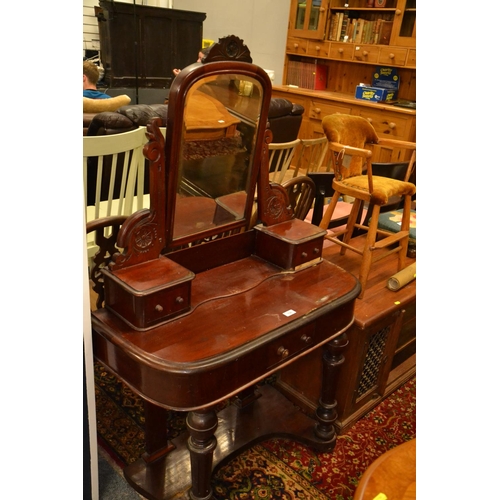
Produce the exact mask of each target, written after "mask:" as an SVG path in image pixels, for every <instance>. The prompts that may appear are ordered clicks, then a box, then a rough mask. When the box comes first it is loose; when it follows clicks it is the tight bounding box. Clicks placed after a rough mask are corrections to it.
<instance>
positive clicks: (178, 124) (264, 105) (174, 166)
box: [165, 54, 272, 253]
mask: <svg viewBox="0 0 500 500" xmlns="http://www.w3.org/2000/svg"><path fill="white" fill-rule="evenodd" d="M209 56H210V54H209ZM209 56H207V57H206V58H205V60H204V62H203V63H195V64H192V65H190V66H188V67H186V68H184V69H183V70H182V71H181V73H180V74H179V75H178V76H177V77H176V78H175V80H174V82H173V84H172V87H171V89H170V94H169V102H168V115H167V133H166V141H165V166H166V178H165V191H166V193H167V199H166V216H165V217H166V219H165V250H166V251H167V253H168V252H169V251H172V250H175V249H176V248H179V247H181V246H185V245H189V244H190V243H193V242H194V241H197V240H200V239H207V238H212V237H215V236H216V235H217V234H219V233H222V232H225V233H226V232H234V231H238V232H239V231H240V230H244V229H248V228H249V224H250V222H251V215H252V210H253V207H254V195H255V188H256V184H257V179H258V175H259V171H260V165H261V163H262V154H261V152H262V149H263V144H264V140H265V132H266V126H267V115H268V112H269V105H270V101H271V93H272V85H271V81H270V79H269V77H268V75H267V73H266V72H265V71H264V70H263V69H262V68H260V67H258V66H256V65H254V64H252V63H248V62H241V61H214V62H210V60H209ZM228 75H231V76H232V75H238V76H241V77H242V78H249V79H250V78H251V79H253V80H254V81H255V82H256V83H258V84H260V86H261V89H262V95H261V101H260V113H259V121H258V123H257V124H256V125H257V127H256V131H255V137H254V141H255V142H254V150H253V151H252V152H250V153H251V154H250V158H249V160H250V162H249V165H248V169H249V170H248V182H247V186H248V189H247V199H246V202H245V209H244V216H243V219H241V220H236V221H233V222H227V223H225V224H223V225H218V226H215V227H213V228H211V229H207V230H205V231H202V232H198V233H195V234H191V235H186V236H183V237H179V238H175V239H174V236H173V228H174V223H175V203H176V193H177V187H178V181H179V179H178V176H179V168H180V164H181V155H182V148H181V145H182V142H183V141H182V140H181V139H180V137H182V134H183V131H184V117H185V109H186V108H185V106H186V101H187V97H188V94H189V91H190V90H191V89H192V88H193V87H194V86H195V85H196V84H198V83H199V82H202V81H203V80H204V79H206V78H210V77H220V76H228ZM188 105H189V104H188ZM262 117H264V119H262Z"/></svg>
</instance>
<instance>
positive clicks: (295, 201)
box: [283, 175, 316, 220]
mask: <svg viewBox="0 0 500 500" xmlns="http://www.w3.org/2000/svg"><path fill="white" fill-rule="evenodd" d="M283 187H284V188H285V189H286V191H287V193H288V200H289V201H290V205H291V207H292V210H293V213H294V215H295V218H297V219H301V220H304V219H305V218H306V216H307V214H308V213H309V210H311V207H312V204H313V201H314V197H315V194H316V187H315V184H314V182H313V181H312V179H311V178H310V177H307V175H300V176H298V177H292V178H291V179H289V180H287V181H285V182H284V183H283Z"/></svg>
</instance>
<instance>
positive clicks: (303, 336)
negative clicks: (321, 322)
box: [300, 333, 312, 344]
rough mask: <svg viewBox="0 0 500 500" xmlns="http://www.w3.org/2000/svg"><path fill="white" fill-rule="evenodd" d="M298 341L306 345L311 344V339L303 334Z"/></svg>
mask: <svg viewBox="0 0 500 500" xmlns="http://www.w3.org/2000/svg"><path fill="white" fill-rule="evenodd" d="M300 340H302V341H303V342H305V343H306V344H309V343H310V342H311V340H312V338H311V337H309V335H306V334H305V333H304V335H302V337H300Z"/></svg>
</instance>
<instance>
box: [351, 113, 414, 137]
mask: <svg viewBox="0 0 500 500" xmlns="http://www.w3.org/2000/svg"><path fill="white" fill-rule="evenodd" d="M359 115H360V116H362V117H363V118H366V119H367V120H368V121H369V122H370V123H371V124H372V125H373V128H374V129H375V131H376V132H377V134H378V135H379V136H381V137H384V136H385V137H391V138H393V139H400V140H403V141H405V140H409V139H408V130H407V128H408V119H407V118H405V117H404V116H401V115H398V114H396V113H391V112H390V111H377V110H372V109H369V108H361V109H360V111H359Z"/></svg>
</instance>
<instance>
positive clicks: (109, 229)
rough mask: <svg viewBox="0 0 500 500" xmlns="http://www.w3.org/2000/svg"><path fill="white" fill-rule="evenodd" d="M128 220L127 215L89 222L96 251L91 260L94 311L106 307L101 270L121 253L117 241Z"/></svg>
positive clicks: (88, 234)
mask: <svg viewBox="0 0 500 500" xmlns="http://www.w3.org/2000/svg"><path fill="white" fill-rule="evenodd" d="M126 219H127V216H126V215H115V216H111V217H103V218H101V219H95V220H93V221H90V222H87V238H88V237H89V236H91V239H92V241H93V242H94V244H95V247H96V250H95V252H94V254H93V255H92V258H91V259H90V266H89V270H90V275H89V278H90V286H91V291H92V292H93V293H91V295H93V297H92V299H93V300H94V301H95V302H94V304H92V309H93V310H95V309H101V308H102V307H103V306H104V281H103V277H102V273H101V270H102V268H103V267H106V266H107V265H108V264H109V262H110V260H111V257H112V256H113V254H114V253H115V252H118V251H119V248H118V247H117V246H116V239H117V236H118V231H119V230H120V227H121V225H122V224H123V223H124V222H125V220H126Z"/></svg>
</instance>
